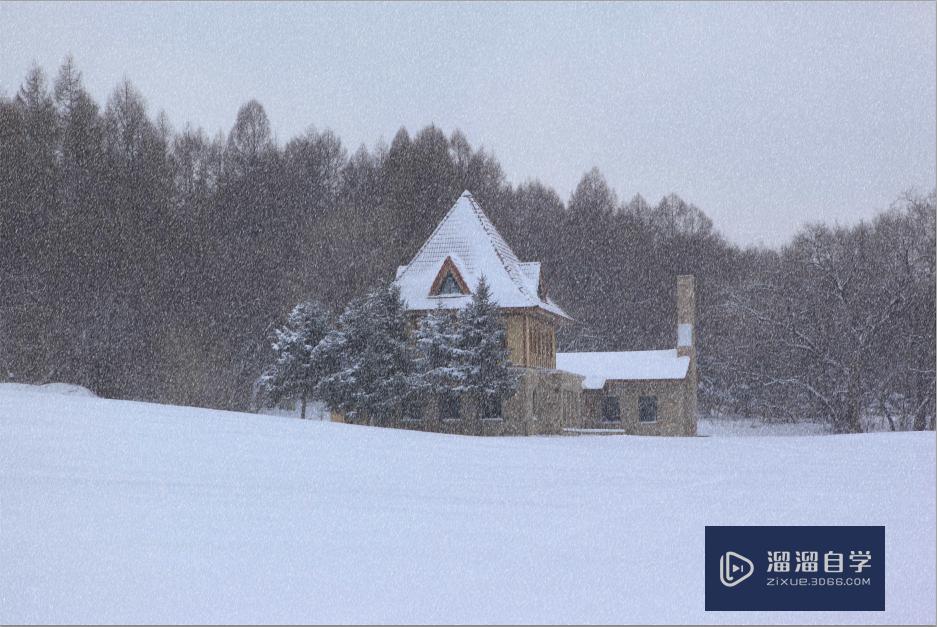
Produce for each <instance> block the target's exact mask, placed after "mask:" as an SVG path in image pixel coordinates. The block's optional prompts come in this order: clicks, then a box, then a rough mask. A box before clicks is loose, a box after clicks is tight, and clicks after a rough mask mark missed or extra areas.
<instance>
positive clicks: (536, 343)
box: [390, 191, 697, 435]
mask: <svg viewBox="0 0 937 627" xmlns="http://www.w3.org/2000/svg"><path fill="white" fill-rule="evenodd" d="M482 276H484V277H485V280H486V281H487V282H488V285H489V287H490V290H491V297H492V300H493V301H494V302H496V303H497V304H498V306H499V308H500V311H501V314H502V318H503V321H504V325H505V328H506V332H507V346H508V349H509V352H510V360H511V363H512V364H513V365H514V367H515V368H516V369H517V372H518V373H519V385H518V388H517V390H516V392H515V393H514V394H513V395H512V396H511V397H510V398H507V399H505V400H504V401H503V402H502V403H501V406H500V407H496V408H493V409H489V408H486V410H485V411H484V412H481V415H482V418H481V419H478V418H477V416H478V415H479V412H477V411H476V409H477V408H476V407H474V406H473V405H472V399H469V398H459V397H458V396H455V395H452V396H449V397H446V398H436V399H424V401H423V402H420V403H416V404H411V405H410V406H408V407H407V408H405V410H404V411H403V412H402V415H400V416H399V417H397V418H395V419H394V420H393V422H392V423H391V425H390V426H395V427H399V428H404V429H418V430H423V431H438V432H443V433H463V434H473V435H534V434H557V433H562V432H564V430H574V431H575V430H580V429H601V430H604V431H612V432H622V433H634V434H646V435H695V434H696V388H697V374H696V355H695V350H694V347H693V341H694V338H693V333H694V327H693V325H694V316H695V314H694V312H695V302H694V287H693V277H692V276H680V277H677V302H678V307H677V309H678V314H677V315H678V328H677V347H676V348H675V349H671V350H661V351H637V352H604V353H559V354H557V352H556V331H557V329H558V328H559V327H560V326H561V325H564V324H574V323H575V322H574V320H573V319H572V318H571V317H570V316H569V315H568V314H567V313H566V312H565V311H563V309H562V308H561V307H560V306H559V305H557V304H556V303H555V302H554V301H553V300H552V299H551V298H550V297H549V295H548V290H547V286H546V285H545V284H544V281H543V277H542V274H541V267H540V263H538V262H535V261H534V262H522V261H520V260H519V259H518V258H517V256H516V255H515V254H514V252H513V251H512V250H511V247H510V246H509V245H508V244H507V242H506V241H504V238H502V237H501V235H500V234H499V233H498V231H497V229H495V227H494V225H493V224H492V223H491V221H490V220H489V219H488V216H486V215H485V213H484V212H483V211H482V209H481V207H480V206H479V205H478V203H477V202H476V201H475V199H474V198H473V197H472V195H471V194H470V193H469V192H467V191H466V192H463V194H462V195H461V196H460V197H459V199H458V200H457V201H456V203H455V204H454V205H453V206H452V208H451V209H450V210H449V212H448V213H447V214H446V215H445V217H444V218H443V219H442V221H441V222H440V223H439V225H437V226H436V229H435V230H434V231H433V232H432V234H431V235H430V236H429V238H428V239H427V240H426V242H425V243H424V244H423V245H422V246H421V247H420V249H419V250H418V251H417V253H416V254H415V255H414V257H413V259H412V260H411V261H410V263H408V264H407V265H405V266H400V267H399V268H397V275H396V279H395V283H396V285H397V286H398V287H399V288H400V295H401V297H402V299H403V300H404V302H405V303H406V305H407V308H408V310H409V312H410V315H411V317H412V318H413V321H414V324H415V323H416V322H417V321H418V320H419V318H420V316H423V315H426V314H427V313H428V312H430V311H432V310H435V309H437V308H438V307H440V306H441V307H443V308H444V309H452V310H457V309H461V308H462V307H465V306H466V305H467V304H468V303H469V302H470V301H471V297H472V292H473V290H474V289H476V288H477V286H478V282H479V280H480V278H481V277H482Z"/></svg>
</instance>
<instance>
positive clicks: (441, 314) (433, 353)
mask: <svg viewBox="0 0 937 627" xmlns="http://www.w3.org/2000/svg"><path fill="white" fill-rule="evenodd" d="M414 340H415V342H414V343H415V345H416V351H417V357H416V359H415V361H414V366H415V373H414V376H413V383H412V385H411V393H412V395H413V396H414V397H416V398H417V399H418V400H420V401H422V400H424V399H426V398H427V397H430V396H438V395H442V394H447V393H451V392H452V391H453V390H454V389H455V388H457V387H459V386H461V385H462V383H463V382H464V381H465V377H466V368H465V366H464V364H463V356H464V355H465V352H464V351H463V350H462V349H461V347H460V342H461V341H462V335H461V325H460V324H459V318H458V316H457V315H456V314H455V312H452V311H449V310H446V309H444V308H443V307H442V305H441V304H440V306H439V307H437V308H436V310H435V311H432V312H430V313H429V314H427V315H426V316H424V317H423V318H422V319H421V320H420V323H419V325H418V326H417V329H416V332H415V334H414Z"/></svg>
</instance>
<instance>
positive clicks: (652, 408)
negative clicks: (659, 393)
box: [638, 396, 657, 422]
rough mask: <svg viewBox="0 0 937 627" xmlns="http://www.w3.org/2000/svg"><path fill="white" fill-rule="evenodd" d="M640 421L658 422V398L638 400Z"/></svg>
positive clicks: (646, 397) (645, 397)
mask: <svg viewBox="0 0 937 627" xmlns="http://www.w3.org/2000/svg"><path fill="white" fill-rule="evenodd" d="M638 419H639V420H640V421H641V422H657V397H656V396H641V397H639V398H638Z"/></svg>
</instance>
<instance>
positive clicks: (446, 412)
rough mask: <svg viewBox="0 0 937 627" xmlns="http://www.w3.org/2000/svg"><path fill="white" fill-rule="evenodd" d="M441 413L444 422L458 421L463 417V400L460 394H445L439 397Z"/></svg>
mask: <svg viewBox="0 0 937 627" xmlns="http://www.w3.org/2000/svg"><path fill="white" fill-rule="evenodd" d="M439 413H440V414H441V415H442V419H443V420H458V419H459V418H461V417H462V399H461V398H459V395H458V394H443V395H442V396H440V397H439Z"/></svg>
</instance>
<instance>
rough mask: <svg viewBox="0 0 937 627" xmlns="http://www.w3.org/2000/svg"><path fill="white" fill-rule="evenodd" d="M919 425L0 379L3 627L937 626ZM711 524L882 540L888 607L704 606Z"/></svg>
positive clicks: (931, 523) (929, 482) (930, 510)
mask: <svg viewBox="0 0 937 627" xmlns="http://www.w3.org/2000/svg"><path fill="white" fill-rule="evenodd" d="M934 469H935V458H934V434H933V433H895V434H872V435H859V436H825V437H771V438H768V437H749V438H682V439H676V438H674V439H670V438H638V437H608V436H606V437H589V436H581V437H553V438H489V439H485V438H470V437H460V436H444V435H437V434H427V433H418V432H406V431H392V430H383V429H372V428H366V427H356V426H349V425H338V424H331V423H322V422H309V421H299V420H295V419H288V418H281V417H272V416H258V415H248V414H237V413H230V412H222V411H210V410H201V409H193V408H187V407H173V406H163V405H154V404H146V403H138V402H129V401H111V400H103V399H97V398H87V397H82V396H76V395H53V394H36V393H32V392H29V391H27V390H24V389H23V388H16V387H9V386H3V387H0V622H3V623H31V622H42V623H47V622H131V623H135V622H158V623H175V622H221V623H227V622H233V623H242V622H255V621H258V622H281V623H289V622H333V621H334V622H348V621H353V622H435V621H441V622H453V621H456V622H479V621H484V622H487V621H493V622H502V621H504V622H530V621H533V622H541V621H543V622H556V621H564V622H565V621H570V622H624V623H643V622H648V623H680V622H733V623H737V622H760V623H764V622H797V623H815V622H827V623H844V622H850V623H851V622H866V623H869V622H874V623H893V622H902V623H923V622H933V621H934V618H935V579H934V577H935V574H934V573H935V571H934V567H935V534H934V530H935V496H934V494H935V485H934ZM706 524H765V525H772V524H817V525H822V524H834V525H835V524H855V525H885V526H886V535H887V562H888V563H887V584H886V585H887V599H886V604H887V610H886V612H884V613H849V612H843V613H837V612H824V613H815V614H811V613H706V612H704V611H703V573H702V570H701V569H702V562H703V527H704V525H706Z"/></svg>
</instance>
